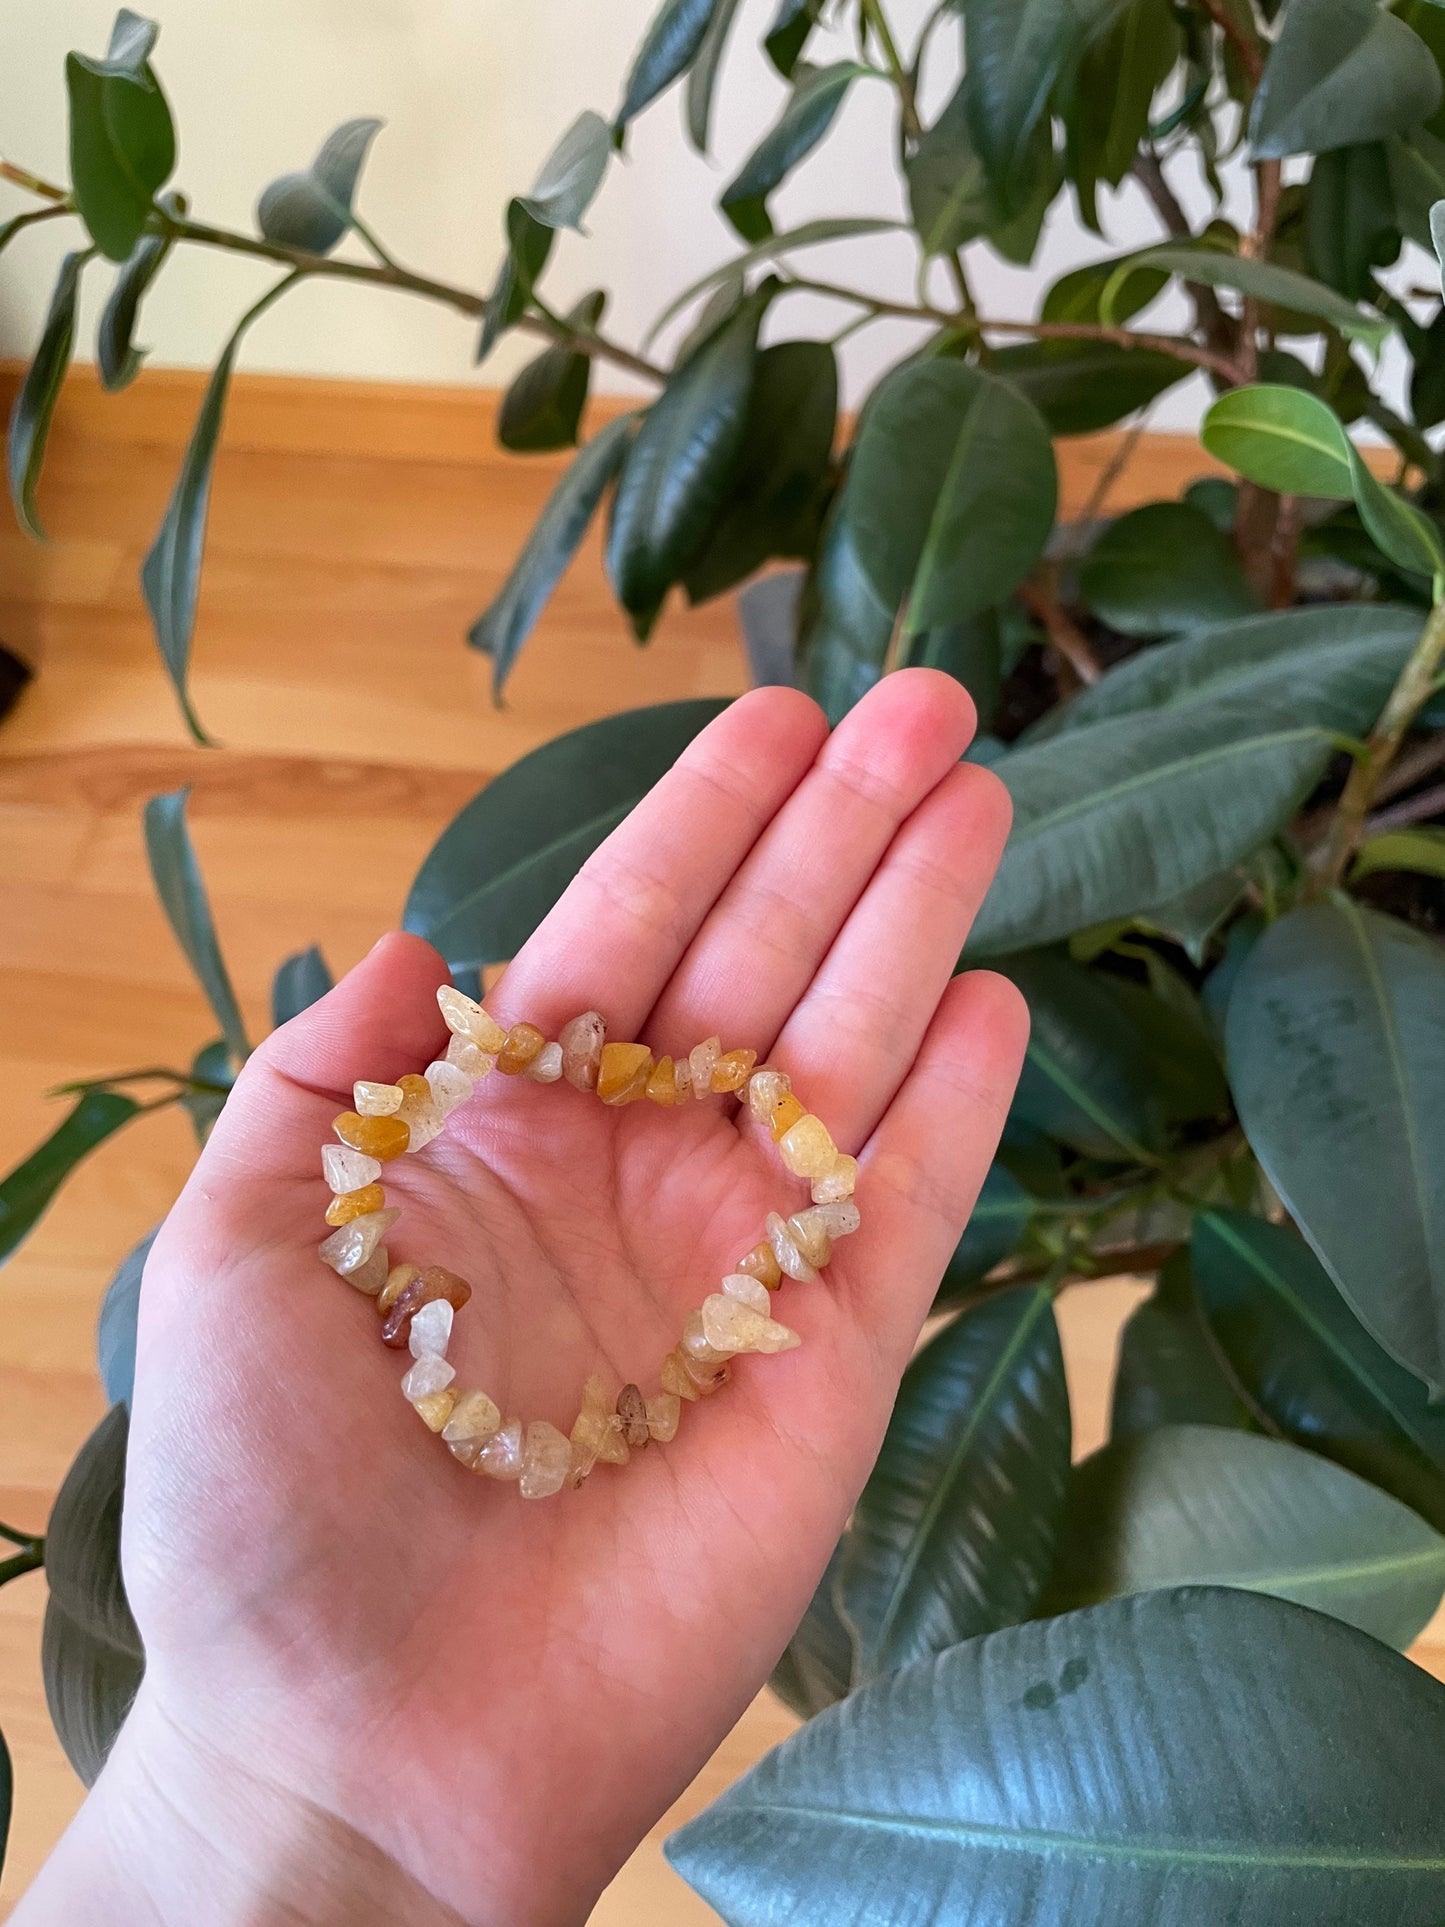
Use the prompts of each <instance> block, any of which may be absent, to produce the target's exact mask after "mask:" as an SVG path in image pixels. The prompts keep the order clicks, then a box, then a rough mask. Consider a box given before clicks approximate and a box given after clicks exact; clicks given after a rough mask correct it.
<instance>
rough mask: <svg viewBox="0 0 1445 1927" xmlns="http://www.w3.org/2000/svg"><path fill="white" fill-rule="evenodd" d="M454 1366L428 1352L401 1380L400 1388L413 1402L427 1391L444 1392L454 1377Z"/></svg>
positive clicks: (422, 1396) (424, 1395)
mask: <svg viewBox="0 0 1445 1927" xmlns="http://www.w3.org/2000/svg"><path fill="white" fill-rule="evenodd" d="M456 1375H457V1374H456V1367H455V1366H453V1365H448V1363H447V1361H446V1360H445V1359H444V1358H441V1357H439V1356H438V1355H437V1354H436V1353H435V1352H429V1353H428V1354H427V1356H426V1357H425V1358H419V1359H418V1360H417V1361H416V1363H415V1365H413V1366H412V1368H411V1370H410V1371H409V1372H408V1373H407V1375H406V1377H405V1378H404V1379H403V1380H402V1381H401V1389H402V1391H403V1392H404V1393H405V1394H406V1396H407V1397H408V1398H409V1399H410V1400H411V1401H412V1403H413V1404H415V1403H416V1401H417V1400H418V1399H419V1398H425V1397H426V1396H427V1394H428V1393H429V1392H444V1391H445V1390H446V1388H447V1386H448V1385H450V1384H451V1382H452V1380H453V1379H454V1378H455V1377H456Z"/></svg>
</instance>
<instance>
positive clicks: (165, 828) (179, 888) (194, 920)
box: [145, 788, 251, 1064]
mask: <svg viewBox="0 0 1445 1927" xmlns="http://www.w3.org/2000/svg"><path fill="white" fill-rule="evenodd" d="M190 794H191V792H190V790H189V788H186V789H179V790H169V791H167V792H166V794H165V795H164V796H153V797H151V798H150V800H149V801H148V802H147V804H146V806H145V839H146V858H147V861H148V862H149V864H150V871H151V881H152V882H153V883H154V884H155V889H156V895H157V896H158V897H159V898H160V900H161V908H162V909H163V910H164V911H165V913H166V919H167V921H168V922H169V924H170V926H171V929H172V930H173V931H174V932H175V938H176V942H177V943H178V944H179V945H180V946H181V949H182V950H183V951H184V952H185V955H186V961H187V962H188V963H189V964H190V966H191V969H192V970H193V971H194V972H195V974H196V981H197V983H199V985H200V986H201V989H202V990H204V991H205V993H206V1001H207V1002H208V1003H209V1004H210V1006H211V1009H212V1010H213V1011H214V1012H215V1016H216V1022H217V1023H218V1024H219V1025H220V1026H221V1032H222V1035H223V1036H224V1037H225V1040H226V1046H227V1048H228V1049H229V1051H230V1053H231V1056H232V1058H233V1059H234V1060H235V1062H236V1063H238V1064H241V1063H244V1062H245V1060H246V1058H247V1057H248V1056H249V1054H250V1050H251V1046H250V1044H249V1043H248V1042H247V1041H246V1026H245V1024H244V1023H243V1022H242V1021H241V1010H240V1006H239V1005H238V1004H237V1002H236V993H235V991H234V990H233V989H232V988H231V979H230V975H229V973H228V972H227V970H226V964H225V959H224V958H223V957H222V955H221V946H220V944H219V943H218V942H217V941H216V927H215V925H214V923H213V922H212V921H211V906H210V904H209V902H208V901H207V899H206V886H205V883H204V881H203V879H202V877H201V868H200V865H199V864H198V863H197V861H196V852H195V847H194V845H193V844H192V842H191V833H190V830H189V828H188V827H187V824H186V804H187V802H188V800H189V798H190Z"/></svg>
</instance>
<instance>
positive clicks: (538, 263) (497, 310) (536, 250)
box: [476, 199, 556, 362]
mask: <svg viewBox="0 0 1445 1927" xmlns="http://www.w3.org/2000/svg"><path fill="white" fill-rule="evenodd" d="M506 231H507V252H506V254H505V255H504V256H503V257H502V265H501V267H500V268H499V269H498V270H497V278H496V280H495V281H494V282H493V283H492V291H491V293H490V294H489V295H488V296H487V303H486V307H485V308H484V310H483V312H482V328H481V333H480V334H479V335H478V337H477V354H476V359H477V360H478V361H479V362H481V361H485V360H486V358H487V356H488V355H489V354H490V353H491V352H492V349H493V348H494V347H495V346H496V343H497V340H498V337H499V336H501V335H503V334H505V333H506V331H507V329H508V328H512V327H515V326H516V324H517V322H519V321H520V320H521V318H522V315H523V313H524V311H525V310H526V306H527V303H528V302H529V301H530V300H531V298H532V289H533V287H534V286H535V285H536V282H537V278H538V276H539V275H540V274H541V272H542V270H543V268H545V267H546V265H547V257H548V256H549V255H550V254H551V252H552V243H553V241H554V240H555V239H556V229H555V228H552V227H549V226H548V225H547V223H546V222H545V221H539V220H537V219H536V218H535V216H534V215H532V214H530V213H529V212H528V210H527V207H526V205H525V203H524V202H523V201H522V200H520V199H514V200H511V201H509V202H508V203H507V218H506Z"/></svg>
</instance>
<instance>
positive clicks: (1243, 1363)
mask: <svg viewBox="0 0 1445 1927" xmlns="http://www.w3.org/2000/svg"><path fill="white" fill-rule="evenodd" d="M1191 1255H1192V1259H1193V1269H1194V1277H1195V1281H1196V1284H1197V1287H1198V1292H1199V1300H1200V1304H1201V1306H1202V1309H1203V1312H1204V1316H1205V1318H1206V1319H1207V1320H1208V1322H1209V1326H1210V1329H1211V1330H1212V1332H1213V1334H1214V1337H1215V1340H1216V1342H1217V1343H1218V1346H1219V1348H1220V1350H1221V1352H1222V1353H1223V1354H1224V1357H1225V1359H1226V1360H1227V1361H1228V1364H1229V1369H1230V1371H1231V1373H1232V1374H1233V1376H1234V1378H1235V1379H1236V1381H1237V1382H1238V1384H1239V1388H1240V1390H1241V1391H1242V1392H1243V1393H1244V1395H1245V1397H1246V1398H1248V1400H1249V1402H1250V1404H1251V1405H1252V1406H1253V1407H1254V1408H1255V1409H1256V1410H1257V1411H1258V1412H1259V1413H1260V1414H1261V1416H1262V1417H1264V1418H1265V1419H1267V1420H1268V1422H1269V1423H1270V1424H1271V1425H1272V1426H1273V1427H1274V1428H1275V1429H1276V1430H1278V1431H1280V1432H1283V1433H1284V1434H1285V1436H1286V1437H1288V1438H1292V1439H1294V1440H1295V1441H1296V1442H1297V1443H1298V1444H1300V1445H1307V1446H1308V1447H1309V1448H1310V1449H1311V1451H1314V1452H1319V1453H1322V1454H1323V1455H1324V1457H1326V1458H1327V1459H1333V1460H1334V1461H1335V1463H1336V1464H1337V1465H1343V1466H1347V1467H1348V1468H1349V1470H1350V1471H1352V1472H1357V1473H1358V1474H1359V1475H1360V1477H1361V1478H1363V1479H1368V1480H1369V1481H1370V1483H1371V1484H1372V1485H1378V1486H1380V1487H1382V1488H1383V1489H1384V1490H1385V1491H1386V1492H1391V1493H1393V1494H1394V1496H1395V1497H1396V1498H1397V1499H1400V1500H1402V1501H1403V1502H1404V1503H1405V1504H1406V1505H1408V1506H1410V1507H1411V1508H1412V1509H1413V1510H1414V1511H1416V1512H1418V1513H1419V1514H1420V1515H1421V1516H1422V1517H1423V1518H1426V1519H1428V1520H1429V1521H1430V1523H1431V1525H1433V1526H1434V1527H1435V1528H1436V1529H1437V1530H1438V1531H1442V1532H1445V1412H1441V1411H1437V1410H1431V1409H1430V1407H1429V1404H1428V1401H1427V1398H1426V1393H1425V1388H1424V1386H1423V1385H1422V1384H1421V1383H1420V1381H1419V1380H1418V1379H1417V1378H1415V1377H1414V1376H1413V1375H1412V1374H1411V1373H1410V1372H1407V1371H1406V1370H1405V1369H1404V1368H1403V1366H1400V1365H1397V1364H1396V1363H1395V1361H1394V1359H1393V1358H1391V1357H1390V1356H1389V1354H1388V1353H1386V1352H1384V1351H1382V1350H1381V1348H1380V1347H1379V1346H1378V1345H1377V1344H1376V1343H1375V1341H1374V1339H1373V1338H1371V1337H1370V1335H1369V1333H1368V1332H1367V1331H1366V1330H1365V1328H1364V1326H1363V1325H1361V1324H1360V1323H1359V1321H1358V1320H1357V1319H1356V1318H1355V1317H1354V1316H1353V1315H1352V1314H1351V1312H1350V1311H1349V1309H1348V1307H1347V1306H1346V1304H1345V1302H1344V1300H1343V1299H1342V1298H1341V1297H1340V1294H1339V1293H1338V1291H1336V1289H1335V1287H1334V1285H1333V1284H1332V1283H1331V1282H1330V1279H1329V1277H1328V1275H1327V1274H1326V1272H1325V1270H1324V1268H1323V1266H1322V1265H1321V1264H1320V1263H1319V1261H1318V1259H1316V1258H1315V1256H1314V1254H1313V1253H1312V1252H1311V1251H1310V1249H1309V1247H1308V1245H1306V1244H1305V1242H1304V1240H1303V1239H1302V1238H1300V1237H1297V1236H1296V1235H1295V1233H1294V1232H1293V1231H1287V1230H1285V1229H1283V1228H1282V1227H1281V1226H1279V1225H1273V1224H1267V1223H1266V1222H1265V1220H1264V1219H1263V1218H1255V1217H1248V1216H1246V1215H1245V1214H1244V1213H1243V1212H1238V1211H1213V1210H1211V1211H1204V1212H1201V1213H1200V1214H1199V1216H1198V1217H1197V1218H1196V1219H1195V1222H1194V1240H1193V1247H1192V1254H1191Z"/></svg>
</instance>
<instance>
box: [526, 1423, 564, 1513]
mask: <svg viewBox="0 0 1445 1927" xmlns="http://www.w3.org/2000/svg"><path fill="white" fill-rule="evenodd" d="M571 1469H572V1447H571V1445H570V1443H569V1442H568V1440H567V1439H565V1438H564V1437H563V1436H562V1434H561V1433H560V1432H559V1431H558V1430H557V1428H556V1426H555V1425H551V1424H549V1423H548V1421H547V1420H546V1419H544V1418H534V1419H533V1420H532V1422H531V1424H530V1425H529V1426H528V1427H527V1438H526V1443H525V1445H524V1446H523V1449H522V1483H521V1487H520V1491H521V1494H522V1497H523V1498H524V1499H550V1498H551V1496H552V1494H553V1493H554V1492H560V1491H561V1490H562V1487H563V1486H564V1485H565V1484H566V1483H567V1475H568V1473H569V1472H570V1471H571Z"/></svg>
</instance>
